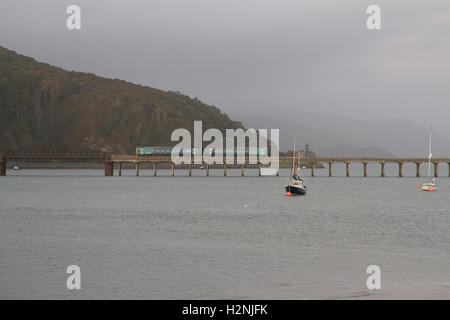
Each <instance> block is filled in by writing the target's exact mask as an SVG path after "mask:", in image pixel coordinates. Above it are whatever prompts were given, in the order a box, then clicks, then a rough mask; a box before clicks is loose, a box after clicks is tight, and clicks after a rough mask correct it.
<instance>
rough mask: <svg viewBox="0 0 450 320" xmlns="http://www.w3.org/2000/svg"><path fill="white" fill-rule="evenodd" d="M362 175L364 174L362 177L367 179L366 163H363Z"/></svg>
mask: <svg viewBox="0 0 450 320" xmlns="http://www.w3.org/2000/svg"><path fill="white" fill-rule="evenodd" d="M363 168H364V169H363V172H364V173H363V174H364V177H367V162H363Z"/></svg>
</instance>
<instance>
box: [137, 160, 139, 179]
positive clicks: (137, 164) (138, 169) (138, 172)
mask: <svg viewBox="0 0 450 320" xmlns="http://www.w3.org/2000/svg"><path fill="white" fill-rule="evenodd" d="M136 177H139V162H136Z"/></svg>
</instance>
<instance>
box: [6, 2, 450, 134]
mask: <svg viewBox="0 0 450 320" xmlns="http://www.w3.org/2000/svg"><path fill="white" fill-rule="evenodd" d="M70 4H77V5H79V6H80V7H81V10H82V30H80V31H69V30H67V29H66V26H65V20H66V18H67V15H66V13H65V11H66V8H67V6H68V5H70ZM370 4H378V5H379V6H380V7H381V10H382V30H381V31H369V30H367V28H366V18H367V15H366V13H365V11H366V8H367V6H368V5H370ZM0 45H2V46H5V47H7V48H9V49H12V50H15V51H17V52H19V53H22V54H24V55H28V56H32V57H34V58H36V59H37V60H39V61H43V62H47V63H50V64H53V65H57V66H60V67H63V68H66V69H69V70H76V71H85V72H92V73H96V74H98V75H102V76H106V77H112V78H120V79H126V80H129V81H132V82H135V83H140V84H145V85H150V86H153V87H157V88H161V89H164V90H179V91H181V92H183V93H186V94H188V95H190V96H196V97H198V98H200V99H202V100H203V101H205V102H207V103H209V104H213V105H216V106H218V107H220V108H221V109H223V110H224V111H225V112H227V113H229V114H231V115H233V114H240V113H257V114H261V113H270V112H276V113H286V117H287V118H289V117H290V116H292V115H291V114H289V115H288V114H287V111H288V110H292V109H295V110H299V112H298V113H297V114H296V115H295V116H296V117H301V112H300V110H307V111H314V112H319V113H326V112H331V113H335V114H339V115H349V116H353V117H359V118H364V119H366V118H406V119H410V120H412V121H414V122H415V123H417V124H420V125H423V126H428V125H429V124H433V125H434V127H435V128H436V130H437V131H438V132H439V133H440V134H442V135H445V136H447V137H448V138H450V1H448V0H422V1H414V0H388V1H381V0H371V1H362V0H346V1H335V0H329V1H324V0H322V1H317V0H310V1H309V0H308V1H300V0H296V1H294V0H292V1H288V0H147V1H143V0H141V1H138V0H127V1H125V0H121V1H118V0H71V1H65V0H53V1H49V0H39V1H32V0H30V1H24V0H1V2H0Z"/></svg>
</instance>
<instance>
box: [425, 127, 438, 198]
mask: <svg viewBox="0 0 450 320" xmlns="http://www.w3.org/2000/svg"><path fill="white" fill-rule="evenodd" d="M432 136H433V129H432V128H430V146H429V153H428V177H427V180H426V181H425V183H424V184H422V191H429V192H434V191H436V179H432V178H431V158H432V157H433V153H432V152H431V139H432Z"/></svg>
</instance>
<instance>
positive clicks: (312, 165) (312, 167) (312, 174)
mask: <svg viewBox="0 0 450 320" xmlns="http://www.w3.org/2000/svg"><path fill="white" fill-rule="evenodd" d="M311 177H314V163H311Z"/></svg>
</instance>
